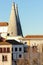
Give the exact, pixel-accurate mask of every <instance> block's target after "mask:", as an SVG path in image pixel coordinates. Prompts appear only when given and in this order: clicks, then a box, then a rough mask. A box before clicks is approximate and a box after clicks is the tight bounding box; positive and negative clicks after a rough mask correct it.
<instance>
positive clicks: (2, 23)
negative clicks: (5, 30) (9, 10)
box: [0, 22, 8, 26]
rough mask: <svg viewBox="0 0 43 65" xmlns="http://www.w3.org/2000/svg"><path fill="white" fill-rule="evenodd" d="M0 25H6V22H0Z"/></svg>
mask: <svg viewBox="0 0 43 65" xmlns="http://www.w3.org/2000/svg"><path fill="white" fill-rule="evenodd" d="M0 26H8V23H7V22H0Z"/></svg>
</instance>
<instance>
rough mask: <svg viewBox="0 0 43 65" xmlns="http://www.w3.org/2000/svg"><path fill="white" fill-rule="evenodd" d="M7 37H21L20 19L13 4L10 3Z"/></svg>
mask: <svg viewBox="0 0 43 65" xmlns="http://www.w3.org/2000/svg"><path fill="white" fill-rule="evenodd" d="M7 35H9V36H23V34H22V29H21V25H20V19H19V15H18V7H17V5H16V4H15V3H14V2H13V3H12V9H11V14H10V20H9V25H8V32H7Z"/></svg>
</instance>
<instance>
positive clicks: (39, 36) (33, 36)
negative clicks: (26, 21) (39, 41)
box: [25, 35, 43, 38]
mask: <svg viewBox="0 0 43 65" xmlns="http://www.w3.org/2000/svg"><path fill="white" fill-rule="evenodd" d="M25 38H43V35H27V36H25Z"/></svg>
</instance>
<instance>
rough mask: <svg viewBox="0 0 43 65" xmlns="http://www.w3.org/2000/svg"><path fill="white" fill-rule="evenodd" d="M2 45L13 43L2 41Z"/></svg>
mask: <svg viewBox="0 0 43 65" xmlns="http://www.w3.org/2000/svg"><path fill="white" fill-rule="evenodd" d="M0 45H11V44H10V43H8V42H0Z"/></svg>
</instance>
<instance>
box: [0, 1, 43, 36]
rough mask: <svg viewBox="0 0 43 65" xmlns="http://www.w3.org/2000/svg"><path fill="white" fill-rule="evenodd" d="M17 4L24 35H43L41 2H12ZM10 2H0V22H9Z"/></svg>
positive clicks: (42, 7)
mask: <svg viewBox="0 0 43 65" xmlns="http://www.w3.org/2000/svg"><path fill="white" fill-rule="evenodd" d="M13 1H14V2H15V3H16V4H18V10H19V17H20V22H21V26H22V30H23V34H24V35H42V34H43V0H13ZM11 6H12V0H0V22H3V21H9V18H10V12H11Z"/></svg>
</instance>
